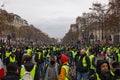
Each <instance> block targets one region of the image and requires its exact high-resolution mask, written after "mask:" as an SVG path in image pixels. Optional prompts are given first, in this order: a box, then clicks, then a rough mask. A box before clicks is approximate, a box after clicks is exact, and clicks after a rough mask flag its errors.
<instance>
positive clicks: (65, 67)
mask: <svg viewBox="0 0 120 80" xmlns="http://www.w3.org/2000/svg"><path fill="white" fill-rule="evenodd" d="M68 60H69V59H68V57H67V56H66V55H64V54H62V55H61V59H60V63H61V64H62V66H61V68H60V72H59V75H58V80H69V77H68V73H69V68H70V67H69V63H68Z"/></svg>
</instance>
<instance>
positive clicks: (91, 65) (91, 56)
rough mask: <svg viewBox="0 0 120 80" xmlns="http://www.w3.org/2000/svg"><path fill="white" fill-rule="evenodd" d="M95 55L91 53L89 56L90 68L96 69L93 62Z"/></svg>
mask: <svg viewBox="0 0 120 80" xmlns="http://www.w3.org/2000/svg"><path fill="white" fill-rule="evenodd" d="M94 57H95V56H94V55H90V56H89V59H90V69H95V67H94V66H93V64H92V63H93V62H92V60H93V58H94Z"/></svg>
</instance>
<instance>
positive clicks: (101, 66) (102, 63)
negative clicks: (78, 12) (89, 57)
mask: <svg viewBox="0 0 120 80" xmlns="http://www.w3.org/2000/svg"><path fill="white" fill-rule="evenodd" d="M96 68H97V69H96V70H97V72H98V73H100V72H102V71H108V70H110V66H109V63H108V61H107V60H98V61H97V66H96Z"/></svg>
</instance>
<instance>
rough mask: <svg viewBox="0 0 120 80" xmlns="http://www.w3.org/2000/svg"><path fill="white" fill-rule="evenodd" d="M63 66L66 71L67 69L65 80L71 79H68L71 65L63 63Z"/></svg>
mask: <svg viewBox="0 0 120 80" xmlns="http://www.w3.org/2000/svg"><path fill="white" fill-rule="evenodd" d="M62 67H63V68H64V69H65V71H66V76H65V79H64V80H69V79H68V77H69V76H68V73H69V65H67V64H66V65H63V66H62Z"/></svg>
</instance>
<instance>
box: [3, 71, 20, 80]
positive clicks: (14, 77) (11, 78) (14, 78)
mask: <svg viewBox="0 0 120 80" xmlns="http://www.w3.org/2000/svg"><path fill="white" fill-rule="evenodd" d="M19 79H20V76H19V74H16V73H12V72H8V73H7V74H6V76H4V77H3V78H2V80H19Z"/></svg>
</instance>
